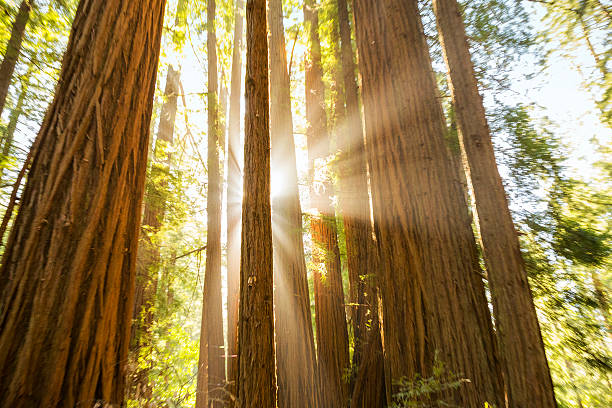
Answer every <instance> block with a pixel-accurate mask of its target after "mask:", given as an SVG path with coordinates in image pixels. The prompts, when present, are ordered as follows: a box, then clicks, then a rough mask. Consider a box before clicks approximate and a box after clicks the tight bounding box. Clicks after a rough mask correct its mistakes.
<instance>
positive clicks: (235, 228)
mask: <svg viewBox="0 0 612 408" xmlns="http://www.w3.org/2000/svg"><path fill="white" fill-rule="evenodd" d="M243 13H244V1H243V0H237V1H236V9H235V10H234V50H233V54H232V79H231V81H232V83H231V91H230V107H229V119H228V120H229V129H228V140H227V316H228V319H227V341H228V346H229V347H228V350H227V365H228V367H227V376H228V378H227V385H228V387H227V394H226V402H227V404H228V406H234V403H235V398H236V395H237V391H238V390H237V387H236V385H237V381H238V298H239V296H240V219H241V215H240V211H241V203H242V191H241V190H242V171H241V166H242V153H241V152H240V121H241V116H240V102H241V100H242V98H241V96H242V58H241V56H242V31H243V30H242V26H243V21H244V14H243Z"/></svg>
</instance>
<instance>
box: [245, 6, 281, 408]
mask: <svg viewBox="0 0 612 408" xmlns="http://www.w3.org/2000/svg"><path fill="white" fill-rule="evenodd" d="M246 22H247V73H246V81H245V82H246V87H245V88H246V115H245V142H244V193H243V204H242V254H241V259H240V306H239V307H240V316H239V328H238V344H239V347H238V364H239V370H238V401H239V402H238V406H239V407H240V408H274V407H275V406H276V375H275V370H274V315H273V313H274V312H273V296H274V294H273V292H274V290H273V288H274V284H273V278H274V277H273V270H272V263H273V261H272V225H271V224H272V220H271V209H270V129H269V116H270V115H269V102H268V41H267V27H266V1H265V0H247V5H246Z"/></svg>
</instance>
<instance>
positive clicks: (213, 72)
mask: <svg viewBox="0 0 612 408" xmlns="http://www.w3.org/2000/svg"><path fill="white" fill-rule="evenodd" d="M206 4H207V7H206V18H207V20H206V26H207V37H206V38H207V40H206V44H207V51H208V54H207V55H208V93H207V100H208V106H207V108H208V205H207V214H208V235H207V242H206V273H205V278H204V300H203V302H202V331H201V334H200V358H199V360H198V388H197V393H198V394H197V398H196V407H198V408H204V407H206V406H212V407H220V406H221V402H222V400H223V392H222V391H223V388H224V387H225V353H224V351H223V348H224V341H223V309H222V298H221V192H222V189H221V183H222V179H221V174H220V172H221V169H220V163H219V148H220V146H222V143H220V134H221V129H220V123H219V100H218V98H219V96H218V93H217V89H218V79H217V35H216V32H215V30H216V28H215V12H216V4H215V1H214V0H209V1H208V2H207V3H206ZM205 384H207V385H205ZM206 387H207V388H208V392H205V390H204V389H205V388H206Z"/></svg>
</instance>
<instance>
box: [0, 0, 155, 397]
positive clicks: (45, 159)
mask: <svg viewBox="0 0 612 408" xmlns="http://www.w3.org/2000/svg"><path fill="white" fill-rule="evenodd" d="M164 6H165V2H164V1H163V0H148V1H144V0H133V1H130V2H124V1H119V0H92V1H87V2H81V3H80V5H79V7H78V9H77V13H76V17H75V20H74V23H73V28H72V33H71V37H70V41H69V44H68V50H67V52H66V54H65V57H64V61H63V67H62V72H61V75H60V78H61V79H60V82H59V85H58V88H57V91H56V95H55V99H54V101H53V103H52V105H51V106H50V108H49V110H48V111H47V115H46V117H45V120H44V122H43V125H42V128H41V130H40V132H39V134H38V136H37V138H36V141H35V143H34V146H33V154H32V159H31V168H30V172H29V175H28V179H27V182H26V185H25V188H24V193H23V196H22V199H21V205H20V211H19V214H18V215H17V218H16V220H15V223H14V226H13V228H12V231H11V234H10V237H9V242H8V244H7V246H6V250H5V252H4V255H3V260H2V269H1V271H0V276H1V277H2V278H1V280H0V292H1V293H2V297H1V298H0V299H1V300H0V311H1V312H0V405H2V406H7V407H9V406H10V407H30V406H40V407H60V406H61V407H74V406H77V405H78V404H87V405H93V403H94V402H95V401H105V402H109V403H113V404H120V403H121V402H122V400H123V391H124V382H125V361H126V358H127V351H128V345H129V339H130V326H131V318H132V302H133V292H134V277H135V263H136V262H135V261H136V249H137V244H138V231H139V226H140V214H141V202H142V196H143V190H144V179H145V170H146V162H147V149H148V135H149V121H150V117H151V110H152V101H153V92H154V89H155V74H156V71H157V62H158V59H159V46H160V38H161V32H162V26H163V14H164V8H165V7H164ZM111 45H112V46H111ZM126 55H129V56H130V58H125V57H124V56H126Z"/></svg>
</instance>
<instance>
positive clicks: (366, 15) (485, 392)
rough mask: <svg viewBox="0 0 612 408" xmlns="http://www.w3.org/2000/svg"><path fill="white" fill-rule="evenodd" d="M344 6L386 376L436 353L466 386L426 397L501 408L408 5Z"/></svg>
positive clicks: (465, 219) (482, 308)
mask: <svg viewBox="0 0 612 408" xmlns="http://www.w3.org/2000/svg"><path fill="white" fill-rule="evenodd" d="M354 13H355V23H356V34H357V45H358V50H359V56H360V59H359V61H360V73H361V76H362V83H363V92H362V97H363V103H364V113H365V123H366V139H367V147H368V149H367V155H368V164H369V169H370V177H371V188H372V199H373V214H374V222H375V225H376V237H377V242H378V249H379V255H380V267H381V280H380V286H381V297H382V308H383V321H382V325H383V339H382V340H383V347H384V350H385V357H386V360H385V364H386V370H387V371H386V373H388V374H390V378H386V380H387V384H390V383H391V381H396V380H399V379H400V378H402V377H406V378H407V379H409V380H413V379H414V378H415V376H416V375H420V376H422V377H430V376H432V375H433V371H432V368H433V364H434V361H435V357H436V355H437V356H438V358H439V360H441V361H442V362H443V363H444V364H445V365H446V367H447V370H449V371H450V372H452V373H454V374H458V375H461V377H462V378H467V379H469V380H470V382H469V383H464V384H462V385H461V386H460V387H459V388H458V389H456V390H447V391H444V392H443V393H441V395H437V396H436V398H441V399H445V400H446V401H447V402H450V403H454V404H456V405H459V406H466V407H468V406H469V407H476V406H483V405H484V403H485V401H487V402H489V403H492V404H495V405H496V406H503V402H502V398H503V388H502V386H501V376H500V374H499V370H498V366H497V360H496V352H495V343H494V338H493V334H492V330H491V322H490V316H489V315H488V308H487V302H486V298H485V296H484V288H483V283H482V280H481V277H480V271H479V268H478V259H477V254H476V251H475V240H474V236H473V233H472V229H471V225H470V219H469V216H468V211H467V204H466V202H465V198H464V195H463V192H462V191H461V183H460V181H459V180H460V179H459V175H458V174H457V173H458V172H457V168H456V167H455V166H453V164H452V161H451V160H450V158H449V156H448V150H447V147H446V146H445V139H444V135H445V132H446V129H445V125H444V117H443V115H442V109H441V106H440V104H439V101H438V99H437V96H438V95H437V90H436V84H435V82H434V78H433V75H432V73H431V70H432V68H431V60H430V57H429V54H428V49H427V44H426V42H425V37H424V34H423V29H422V26H421V21H420V16H419V14H418V8H417V2H416V1H413V0H411V1H405V0H388V1H385V2H374V1H369V0H355V2H354ZM389 391H390V390H388V393H389Z"/></svg>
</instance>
